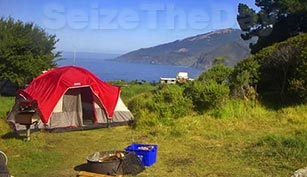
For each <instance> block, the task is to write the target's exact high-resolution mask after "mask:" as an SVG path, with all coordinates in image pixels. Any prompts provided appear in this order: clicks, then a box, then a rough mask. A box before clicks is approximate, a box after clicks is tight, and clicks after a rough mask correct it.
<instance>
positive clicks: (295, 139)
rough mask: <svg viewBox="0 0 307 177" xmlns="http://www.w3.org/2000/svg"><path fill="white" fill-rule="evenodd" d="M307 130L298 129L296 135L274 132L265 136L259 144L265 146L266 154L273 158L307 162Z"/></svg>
mask: <svg viewBox="0 0 307 177" xmlns="http://www.w3.org/2000/svg"><path fill="white" fill-rule="evenodd" d="M306 135H307V132H306V130H298V131H296V132H295V134H294V135H288V136H282V135H278V134H272V135H267V136H265V137H264V138H263V139H262V140H261V141H260V142H259V144H258V146H262V147H265V149H266V150H265V151H266V152H265V153H264V154H265V155H266V156H268V157H272V158H279V159H292V160H295V161H297V160H299V161H301V162H306V160H307V158H306V156H307V138H306V137H307V136H306Z"/></svg>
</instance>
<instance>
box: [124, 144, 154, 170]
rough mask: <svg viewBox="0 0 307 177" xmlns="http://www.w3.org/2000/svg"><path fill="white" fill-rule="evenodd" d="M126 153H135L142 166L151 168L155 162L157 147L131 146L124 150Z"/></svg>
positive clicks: (147, 145)
mask: <svg viewBox="0 0 307 177" xmlns="http://www.w3.org/2000/svg"><path fill="white" fill-rule="evenodd" d="M125 150H126V151H128V152H135V153H136V154H137V156H138V157H139V158H140V160H141V161H142V164H143V165H144V166H151V165H152V164H154V163H155V162H156V160H157V150H158V145H154V144H131V145H130V146H128V147H126V148H125Z"/></svg>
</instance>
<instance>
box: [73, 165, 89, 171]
mask: <svg viewBox="0 0 307 177" xmlns="http://www.w3.org/2000/svg"><path fill="white" fill-rule="evenodd" d="M74 170H75V171H87V170H88V165H87V163H84V164H81V165H77V166H75V167H74Z"/></svg>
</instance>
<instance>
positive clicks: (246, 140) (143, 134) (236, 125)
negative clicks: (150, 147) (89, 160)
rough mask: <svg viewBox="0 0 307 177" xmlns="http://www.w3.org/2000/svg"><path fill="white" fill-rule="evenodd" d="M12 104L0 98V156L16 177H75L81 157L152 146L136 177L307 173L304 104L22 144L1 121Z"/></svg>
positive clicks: (34, 138)
mask: <svg viewBox="0 0 307 177" xmlns="http://www.w3.org/2000/svg"><path fill="white" fill-rule="evenodd" d="M13 101H14V99H13V98H11V97H0V107H1V112H0V117H1V119H0V128H1V129H0V133H1V139H0V141H1V143H0V150H2V151H4V152H5V153H6V154H7V155H8V157H9V164H8V167H9V170H10V173H11V174H12V175H14V176H15V177H30V176H31V177H33V176H38V177H54V176H57V177H61V176H63V177H64V176H65V177H69V176H72V177H73V176H76V175H77V173H78V172H77V171H75V170H74V168H75V167H76V166H78V165H81V164H83V163H86V156H87V155H89V154H92V153H94V152H96V151H107V150H123V149H124V148H125V147H126V146H128V145H129V144H131V143H152V144H157V145H158V156H157V163H155V164H154V165H153V166H152V167H149V168H147V169H146V170H145V171H144V172H142V173H141V174H139V175H138V176H139V177H161V176H167V177H178V176H182V177H186V176H193V177H194V176H200V177H202V176H211V177H215V176H223V177H240V176H242V177H246V176H255V177H258V176H259V177H263V176H272V177H278V176H280V177H284V176H291V174H292V173H293V172H294V171H295V170H296V169H298V168H302V167H306V166H307V121H306V120H307V114H306V113H307V106H306V105H298V106H294V107H289V108H283V109H279V110H270V109H267V108H264V107H263V106H261V105H257V106H254V107H249V106H244V104H243V103H239V104H237V105H236V106H233V105H235V104H231V105H232V106H231V105H228V106H227V105H225V107H224V108H225V109H226V110H227V113H228V114H227V116H222V118H220V119H217V118H214V117H211V116H210V115H211V114H209V113H208V114H205V115H193V116H192V115H191V116H187V117H184V118H180V119H177V120H174V123H173V124H170V125H168V126H163V125H161V126H155V127H150V128H148V129H141V130H139V129H136V130H135V129H131V128H130V127H126V126H124V127H112V128H105V129H95V130H87V131H75V132H66V133H47V132H34V133H32V134H31V141H30V142H25V141H23V140H22V139H21V137H18V136H13V135H12V134H11V130H10V129H9V127H8V126H7V124H6V123H5V121H4V116H5V113H6V111H8V110H9V109H10V107H11V105H12V104H13ZM148 118H150V117H148Z"/></svg>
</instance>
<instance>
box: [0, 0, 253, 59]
mask: <svg viewBox="0 0 307 177" xmlns="http://www.w3.org/2000/svg"><path fill="white" fill-rule="evenodd" d="M254 2H255V0H151V1H149V0H44V1H43V0H0V16H1V17H8V16H11V17H13V18H14V19H19V20H22V21H24V22H34V23H35V24H37V25H38V26H40V27H41V28H43V29H45V30H46V31H47V32H48V33H49V34H55V35H56V36H57V38H59V39H60V41H59V42H58V44H57V50H59V51H74V50H76V51H87V52H104V53H124V52H128V51H131V50H135V49H139V48H145V47H151V46H154V45H158V44H162V43H166V42H172V41H174V40H177V39H182V38H185V37H189V36H193V35H198V34H202V33H206V32H209V31H212V30H216V29H223V28H239V27H238V24H237V21H236V15H237V7H238V4H239V3H244V4H247V5H249V6H250V7H253V8H255V6H254Z"/></svg>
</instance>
